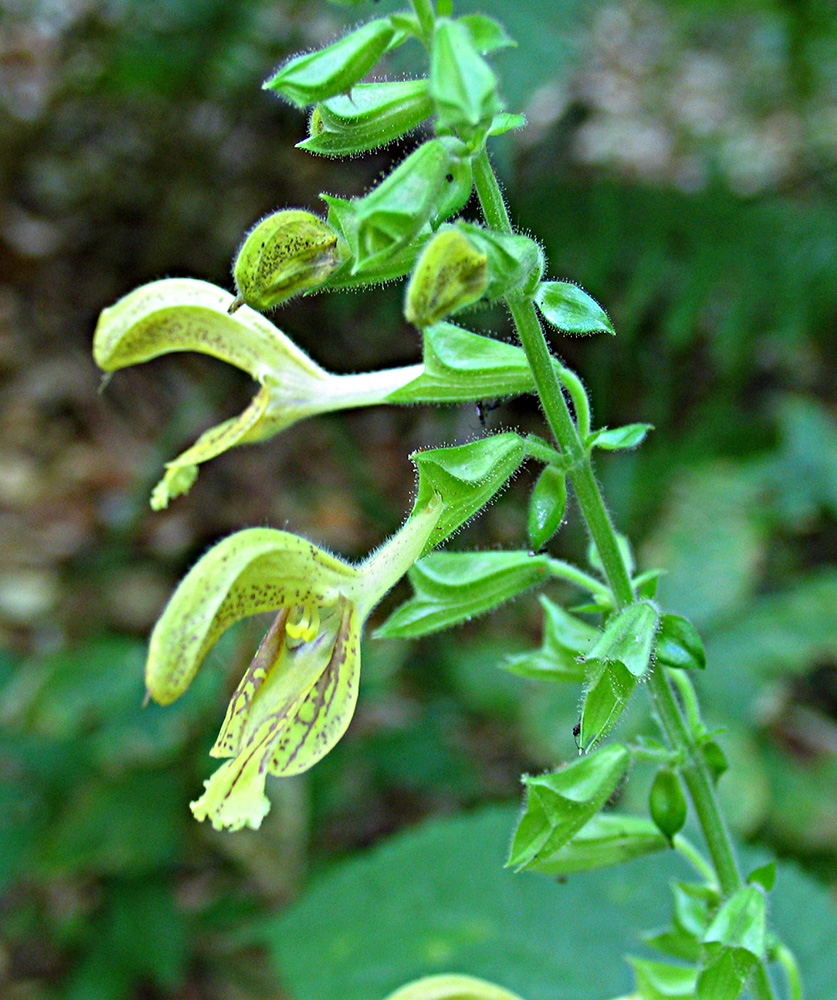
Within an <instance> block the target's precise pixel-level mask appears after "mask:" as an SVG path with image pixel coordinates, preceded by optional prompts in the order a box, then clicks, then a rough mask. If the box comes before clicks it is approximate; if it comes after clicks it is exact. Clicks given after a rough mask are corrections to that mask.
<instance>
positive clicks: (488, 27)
mask: <svg viewBox="0 0 837 1000" xmlns="http://www.w3.org/2000/svg"><path fill="white" fill-rule="evenodd" d="M457 23H458V24H462V25H464V26H465V27H466V28H467V29H468V34H469V35H470V36H471V41H472V42H473V44H474V48H475V49H476V50H477V52H479V53H480V54H481V55H486V54H487V53H488V52H494V51H495V50H497V49H504V48H508V47H510V46H511V47H515V46H516V45H517V42H516V41H515V40H514V39H513V38H512V37H511V36H510V35H509V33H508V32H507V31H506V29H505V28H504V27H503V25H502V24H500V22H499V21H495V20H494V18H493V17H487V16H486V15H485V14H465V15H463V16H462V17H460V18H457Z"/></svg>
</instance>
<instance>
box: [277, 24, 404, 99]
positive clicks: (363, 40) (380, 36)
mask: <svg viewBox="0 0 837 1000" xmlns="http://www.w3.org/2000/svg"><path fill="white" fill-rule="evenodd" d="M394 34H395V30H394V28H393V27H392V25H391V24H390V22H389V20H388V19H386V18H380V19H378V20H375V21H369V22H368V23H367V24H364V25H363V26H362V27H360V28H358V29H357V30H356V31H352V32H350V34H348V35H346V36H344V37H343V38H341V39H340V40H339V41H338V42H335V43H334V44H333V45H329V46H327V47H326V48H323V49H318V50H317V51H315V52H305V53H303V54H302V55H299V56H294V57H293V58H292V59H290V60H289V61H288V62H286V63H285V65H284V66H282V68H281V69H280V70H279V71H278V72H276V73H274V74H273V76H271V77H270V78H269V79H267V80H266V81H265V82H264V84H263V85H262V86H263V87H264V88H265V89H266V90H268V89H269V90H275V91H277V93H279V94H281V95H282V97H284V98H286V99H287V100H289V101H290V102H291V103H293V104H296V105H297V106H298V107H301V108H304V107H305V106H306V105H307V104H314V103H315V102H316V101H323V100H325V99H326V98H328V97H333V96H334V95H335V94H341V93H343V92H344V91H347V90H349V89H350V88H351V87H352V85H353V84H355V83H357V81H358V80H360V79H361V78H362V77H364V76H365V75H366V74H367V73H368V72H369V70H370V69H372V67H373V66H374V65H375V63H376V62H377V61H378V59H380V57H381V56H382V55H383V53H384V51H385V50H386V48H387V46H388V45H389V43H390V41H391V40H392V37H393V35H394Z"/></svg>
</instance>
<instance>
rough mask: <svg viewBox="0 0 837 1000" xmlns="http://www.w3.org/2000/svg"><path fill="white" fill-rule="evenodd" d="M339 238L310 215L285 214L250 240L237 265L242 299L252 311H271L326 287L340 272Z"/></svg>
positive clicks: (287, 211)
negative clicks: (295, 298)
mask: <svg viewBox="0 0 837 1000" xmlns="http://www.w3.org/2000/svg"><path fill="white" fill-rule="evenodd" d="M339 263H340V252H339V248H338V246H337V233H335V232H334V230H333V229H332V228H331V226H329V225H328V224H327V223H326V222H324V221H323V220H322V219H320V218H319V217H318V216H316V215H313V214H312V213H311V212H304V211H302V210H300V209H283V210H282V211H280V212H273V213H272V214H271V215H268V216H267V217H266V218H264V219H262V220H261V222H258V223H257V224H256V225H255V226H254V227H253V228H252V229H251V230H250V232H249V233H248V234H247V237H246V238H245V240H244V242H243V243H242V245H241V249H240V250H239V251H238V254H237V256H236V259H235V263H234V264H233V279H234V280H235V287H236V290H237V291H238V299H237V300H236V301H235V302H234V303H233V305H232V306H231V307H230V311H231V312H232V311H233V310H234V309H237V308H238V306H239V305H241V304H242V303H244V304H246V305H248V306H251V307H252V308H253V309H259V310H264V309H271V308H273V306H277V305H279V303H280V302H285V301H286V300H287V299H290V298H292V297H293V296H294V295H299V294H300V293H301V292H304V291H306V290H308V289H310V288H316V287H317V285H321V284H323V282H324V281H325V280H326V279H327V278H328V276H329V275H330V274H331V273H332V272H333V271H335V270H336V269H337V267H338V265H339Z"/></svg>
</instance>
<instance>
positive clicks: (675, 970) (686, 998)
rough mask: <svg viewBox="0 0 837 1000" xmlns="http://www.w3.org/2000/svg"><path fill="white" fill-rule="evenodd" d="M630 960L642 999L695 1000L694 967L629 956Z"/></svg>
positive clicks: (695, 975) (637, 989)
mask: <svg viewBox="0 0 837 1000" xmlns="http://www.w3.org/2000/svg"><path fill="white" fill-rule="evenodd" d="M628 961H629V962H630V963H631V965H632V966H633V970H634V976H635V977H636V992H637V995H638V997H639V998H640V1000H694V995H695V980H696V978H697V974H696V973H695V970H694V969H690V968H688V967H686V966H683V965H672V964H671V963H669V962H650V961H648V960H647V959H640V958H631V957H629V958H628Z"/></svg>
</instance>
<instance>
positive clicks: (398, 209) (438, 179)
mask: <svg viewBox="0 0 837 1000" xmlns="http://www.w3.org/2000/svg"><path fill="white" fill-rule="evenodd" d="M449 167H450V156H449V154H448V152H447V149H446V148H445V145H444V144H443V143H442V142H440V141H439V140H438V139H431V140H430V141H429V142H425V143H423V144H422V145H421V146H419V148H418V149H417V150H415V151H414V152H413V153H411V154H410V155H409V156H408V157H407V158H406V159H405V160H404V161H402V162H401V163H400V164H399V165H398V166H397V167H396V168H395V169H394V170H393V171H392V173H390V174H389V175H388V176H387V177H386V178H384V180H383V181H381V183H380V184H379V185H378V186H377V187H376V188H374V189H373V190H372V191H370V192H369V194H367V195H366V196H365V197H363V198H358V199H355V200H354V201H350V202H348V201H345V200H343V199H340V198H331V197H328V196H323V197H324V198H325V201H326V202H327V204H328V206H329V222H330V223H332V222H333V224H334V225H336V227H337V228H338V229H339V230H340V231H341V233H342V235H343V237H344V239H345V240H346V243H347V244H348V247H349V250H350V252H351V255H352V265H351V270H352V273H353V274H361V273H363V272H364V271H366V270H368V269H370V268H374V267H376V266H379V265H380V264H382V263H385V262H386V261H388V260H389V259H390V258H391V257H393V256H394V255H395V254H397V253H398V251H399V250H401V249H402V248H404V247H406V246H407V245H408V244H409V243H410V242H411V241H412V240H414V239H415V238H416V236H418V235H419V233H420V232H421V230H422V227H423V226H425V225H427V224H428V223H429V221H430V218H431V216H432V215H433V212H434V209H435V207H436V201H437V198H438V196H439V194H440V193H441V192H442V191H443V190H444V189H445V186H446V184H447V183H448V182H447V181H446V179H445V178H446V176H447V173H448V170H449Z"/></svg>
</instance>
